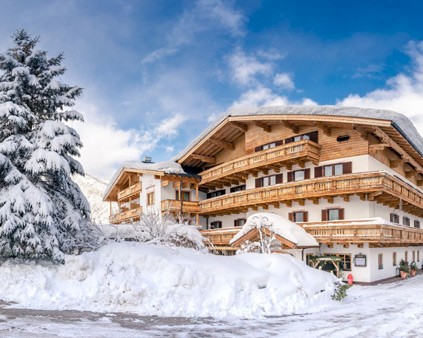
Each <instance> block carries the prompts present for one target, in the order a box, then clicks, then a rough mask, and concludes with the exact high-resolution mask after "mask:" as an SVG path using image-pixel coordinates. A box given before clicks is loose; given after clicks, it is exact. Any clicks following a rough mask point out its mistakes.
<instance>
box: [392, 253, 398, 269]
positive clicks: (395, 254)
mask: <svg viewBox="0 0 423 338" xmlns="http://www.w3.org/2000/svg"><path fill="white" fill-rule="evenodd" d="M392 265H393V266H397V253H396V252H393V253H392Z"/></svg>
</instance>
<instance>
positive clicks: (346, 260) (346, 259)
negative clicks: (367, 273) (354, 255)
mask: <svg viewBox="0 0 423 338" xmlns="http://www.w3.org/2000/svg"><path fill="white" fill-rule="evenodd" d="M323 255H324V256H329V257H330V256H332V257H333V256H336V257H340V258H342V261H341V262H340V268H341V269H342V270H344V271H351V254H337V253H335V254H333V253H325V254H323Z"/></svg>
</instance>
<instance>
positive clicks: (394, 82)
mask: <svg viewBox="0 0 423 338" xmlns="http://www.w3.org/2000/svg"><path fill="white" fill-rule="evenodd" d="M407 54H408V55H409V56H410V57H411V59H412V62H413V67H412V72H411V73H410V74H405V73H400V74H398V75H396V76H395V77H393V78H391V79H389V80H388V81H387V83H386V87H385V88H382V89H377V90H374V91H372V92H369V93H367V94H365V95H363V96H360V95H355V94H351V95H349V96H348V97H346V98H344V99H343V100H340V101H339V102H338V103H337V104H338V105H342V106H354V107H367V108H377V109H389V110H393V111H397V112H399V113H402V114H404V115H406V116H408V117H409V118H410V119H411V120H412V121H413V122H414V124H415V125H416V127H417V129H418V130H419V132H420V134H423V118H422V113H423V41H420V42H410V43H409V45H408V49H407Z"/></svg>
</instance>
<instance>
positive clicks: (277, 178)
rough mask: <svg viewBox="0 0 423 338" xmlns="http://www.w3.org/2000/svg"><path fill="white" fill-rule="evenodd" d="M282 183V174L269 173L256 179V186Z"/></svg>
mask: <svg viewBox="0 0 423 338" xmlns="http://www.w3.org/2000/svg"><path fill="white" fill-rule="evenodd" d="M280 183H282V174H277V175H270V176H265V177H261V178H257V179H256V188H261V187H269V186H272V185H275V184H280Z"/></svg>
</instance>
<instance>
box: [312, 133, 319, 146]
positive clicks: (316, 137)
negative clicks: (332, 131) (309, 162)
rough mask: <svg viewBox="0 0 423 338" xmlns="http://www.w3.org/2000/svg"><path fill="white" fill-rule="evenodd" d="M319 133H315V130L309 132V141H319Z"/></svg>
mask: <svg viewBox="0 0 423 338" xmlns="http://www.w3.org/2000/svg"><path fill="white" fill-rule="evenodd" d="M318 135H319V134H318V133H317V131H313V132H311V133H310V141H313V142H315V143H319V136H318Z"/></svg>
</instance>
